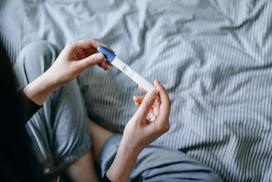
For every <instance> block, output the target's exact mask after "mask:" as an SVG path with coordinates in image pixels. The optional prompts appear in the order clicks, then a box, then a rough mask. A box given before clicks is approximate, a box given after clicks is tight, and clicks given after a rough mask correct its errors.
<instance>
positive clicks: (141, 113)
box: [135, 90, 157, 120]
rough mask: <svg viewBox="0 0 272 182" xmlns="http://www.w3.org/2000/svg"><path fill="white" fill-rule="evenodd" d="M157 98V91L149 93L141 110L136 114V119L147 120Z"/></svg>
mask: <svg viewBox="0 0 272 182" xmlns="http://www.w3.org/2000/svg"><path fill="white" fill-rule="evenodd" d="M156 97H157V94H156V92H155V91H153V90H152V91H150V92H148V93H147V94H146V95H145V97H144V99H143V101H142V103H141V105H140V107H139V109H138V110H137V111H136V113H135V114H136V117H139V118H140V120H142V119H143V118H146V116H147V114H148V112H149V110H150V108H151V107H152V105H153V104H154V102H155V99H156Z"/></svg>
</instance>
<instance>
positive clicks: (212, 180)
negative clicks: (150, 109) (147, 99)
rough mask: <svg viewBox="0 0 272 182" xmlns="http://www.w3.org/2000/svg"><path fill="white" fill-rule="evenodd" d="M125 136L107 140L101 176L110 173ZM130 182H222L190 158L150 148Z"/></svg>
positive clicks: (139, 158)
mask: <svg viewBox="0 0 272 182" xmlns="http://www.w3.org/2000/svg"><path fill="white" fill-rule="evenodd" d="M121 137H122V135H119V134H115V135H113V136H112V137H111V138H110V139H108V140H107V142H106V144H105V145H104V146H103V149H102V153H101V154H100V161H99V162H100V166H101V173H102V174H101V175H102V176H104V175H105V173H106V172H107V170H108V169H109V167H110V165H111V163H112V161H113V159H114V157H115V155H116V152H117V149H118V147H119V144H120V140H121ZM129 181H131V182H134V181H140V182H159V181H161V182H162V181H163V182H189V181H198V182H200V181H206V182H219V181H221V179H220V178H219V177H218V175H217V174H215V172H213V171H212V170H211V169H209V168H207V167H205V166H203V165H201V164H200V163H199V162H198V161H196V160H194V159H192V158H190V157H189V156H188V155H186V154H184V153H182V152H180V151H175V150H169V149H165V148H162V147H158V146H153V145H150V146H148V147H147V148H145V149H144V150H143V151H142V152H141V153H140V155H139V156H138V158H137V162H136V164H135V166H134V169H133V171H132V173H131V176H130V179H129Z"/></svg>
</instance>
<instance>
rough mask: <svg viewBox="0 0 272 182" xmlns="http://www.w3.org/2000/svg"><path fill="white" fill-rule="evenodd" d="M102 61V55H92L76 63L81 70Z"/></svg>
mask: <svg viewBox="0 0 272 182" xmlns="http://www.w3.org/2000/svg"><path fill="white" fill-rule="evenodd" d="M103 61H104V55H103V54H102V53H95V54H92V55H90V56H88V57H86V58H84V59H81V60H80V61H78V64H79V66H80V67H81V69H86V68H88V67H90V66H93V65H96V64H99V63H102V62H103Z"/></svg>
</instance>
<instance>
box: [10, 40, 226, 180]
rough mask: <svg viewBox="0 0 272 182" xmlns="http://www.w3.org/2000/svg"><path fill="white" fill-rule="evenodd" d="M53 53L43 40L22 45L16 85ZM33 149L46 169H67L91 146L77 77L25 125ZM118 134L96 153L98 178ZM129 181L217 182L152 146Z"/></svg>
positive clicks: (193, 164)
mask: <svg viewBox="0 0 272 182" xmlns="http://www.w3.org/2000/svg"><path fill="white" fill-rule="evenodd" d="M56 57H57V51H56V49H55V48H54V46H52V45H51V44H49V43H47V42H44V41H42V42H37V43H32V44H30V45H28V46H27V47H26V48H24V49H23V50H22V51H21V53H20V55H19V57H18V60H17V62H16V64H15V65H14V71H15V72H16V75H17V78H18V82H19V88H23V87H24V86H25V85H26V84H28V83H29V82H31V81H33V80H34V79H35V78H37V77H38V76H39V75H41V74H42V73H43V72H44V71H45V70H46V69H48V68H49V67H50V66H51V64H52V63H53V61H54V60H55V59H56ZM26 128H27V131H28V133H29V135H30V137H31V139H32V141H33V144H34V147H35V148H36V153H37V155H38V156H39V159H40V160H41V162H42V163H44V165H46V167H47V168H48V169H50V170H51V171H55V170H59V169H62V168H64V167H66V166H67V165H68V164H69V163H71V162H73V161H75V160H77V159H78V158H80V157H81V156H82V155H83V154H84V153H85V152H87V151H88V150H89V149H90V147H91V140H90V131H89V124H88V117H87V114H86V111H85V107H84V101H83V99H82V96H81V93H80V88H79V85H78V83H77V81H76V80H73V81H71V82H69V83H67V84H66V85H65V86H63V87H62V88H60V89H58V90H57V91H56V92H55V93H54V94H53V95H52V96H51V97H50V98H49V99H48V100H47V101H46V102H45V103H44V105H43V107H42V108H41V109H40V110H39V111H38V112H37V113H36V114H35V115H34V116H33V117H32V118H31V119H30V120H29V121H28V123H27V124H26ZM121 137H122V136H121V135H119V134H115V135H113V136H112V137H111V138H110V139H108V141H107V142H106V143H105V145H104V147H103V149H102V152H101V155H100V167H101V172H102V176H103V175H104V174H105V173H106V171H107V170H108V168H109V167H110V165H111V163H112V161H113V159H114V157H115V154H116V152H117V149H118V146H119V143H120V139H121ZM130 181H147V182H159V181H165V182H174V181H175V182H178V181H183V182H185V181H210V182H212V181H221V180H220V178H219V177H218V176H217V175H216V174H215V173H214V172H213V171H212V170H210V169H209V168H207V167H204V166H202V165H201V164H200V163H199V162H197V161H195V160H193V159H192V158H190V157H189V156H187V155H186V154H184V153H182V152H179V151H174V150H168V149H164V148H161V147H157V146H152V145H151V146H149V147H147V148H145V149H144V150H143V151H142V152H141V153H140V155H139V157H138V159H137V162H136V164H135V167H134V170H133V171H132V173H131V176H130Z"/></svg>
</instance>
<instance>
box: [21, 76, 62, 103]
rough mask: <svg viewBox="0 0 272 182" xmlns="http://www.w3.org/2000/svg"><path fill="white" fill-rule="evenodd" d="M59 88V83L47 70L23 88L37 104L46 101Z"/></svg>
mask: <svg viewBox="0 0 272 182" xmlns="http://www.w3.org/2000/svg"><path fill="white" fill-rule="evenodd" d="M57 88H58V84H56V82H54V81H53V79H52V78H50V76H49V75H48V74H47V73H46V72H45V73H43V74H42V75H40V76H39V77H38V78H36V79H35V80H34V81H32V82H31V83H29V84H28V85H26V87H25V88H24V89H23V91H24V93H25V95H26V96H27V97H28V98H29V99H30V100H32V101H33V102H34V103H36V104H37V105H40V106H41V105H42V104H43V103H44V101H45V100H46V99H47V98H48V97H49V96H50V95H51V94H52V93H53V92H54V91H55V90H56V89H57Z"/></svg>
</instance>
